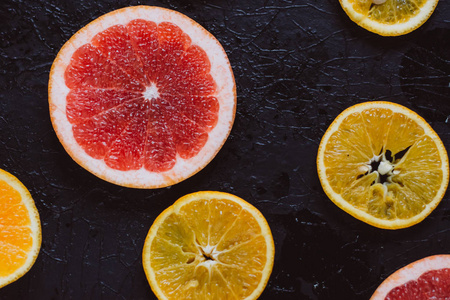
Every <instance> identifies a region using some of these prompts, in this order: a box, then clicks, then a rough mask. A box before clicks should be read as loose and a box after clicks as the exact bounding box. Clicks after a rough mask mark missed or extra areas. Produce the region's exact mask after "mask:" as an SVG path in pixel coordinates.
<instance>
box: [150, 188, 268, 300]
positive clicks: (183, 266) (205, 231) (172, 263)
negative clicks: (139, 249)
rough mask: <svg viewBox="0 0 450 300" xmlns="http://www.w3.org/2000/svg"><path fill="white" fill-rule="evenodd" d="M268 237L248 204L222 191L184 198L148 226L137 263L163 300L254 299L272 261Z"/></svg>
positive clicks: (264, 223)
mask: <svg viewBox="0 0 450 300" xmlns="http://www.w3.org/2000/svg"><path fill="white" fill-rule="evenodd" d="M274 253H275V250H274V243H273V238H272V234H271V231H270V228H269V225H268V224H267V221H266V220H265V218H264V216H263V215H262V214H261V213H260V212H259V211H258V210H257V209H256V208H255V207H253V206H252V205H250V204H249V203H247V202H246V201H244V200H242V199H241V198H238V197H236V196H234V195H231V194H227V193H222V192H211V191H206V192H197V193H193V194H189V195H186V196H184V197H182V198H180V199H179V200H178V201H176V202H175V203H174V205H172V206H170V207H169V208H167V209H166V210H165V211H164V212H163V213H161V215H159V216H158V218H157V219H156V220H155V222H154V223H153V225H152V227H151V228H150V231H149V233H148V235H147V238H146V240H145V245H144V250H143V254H142V260H143V265H144V270H145V273H146V275H147V279H148V281H149V283H150V286H151V288H152V290H153V292H154V293H155V294H156V296H157V297H158V298H159V299H160V300H162V299H176V300H180V299H196V300H202V299H247V300H250V299H257V298H258V297H259V295H260V294H261V293H262V291H263V290H264V288H265V286H266V284H267V281H268V280H269V277H270V273H271V272H272V267H273V260H274Z"/></svg>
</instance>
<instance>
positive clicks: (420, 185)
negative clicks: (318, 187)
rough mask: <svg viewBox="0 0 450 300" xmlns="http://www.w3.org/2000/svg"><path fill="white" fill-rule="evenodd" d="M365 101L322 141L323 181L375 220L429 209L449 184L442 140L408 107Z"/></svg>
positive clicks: (405, 216)
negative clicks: (366, 102)
mask: <svg viewBox="0 0 450 300" xmlns="http://www.w3.org/2000/svg"><path fill="white" fill-rule="evenodd" d="M363 106H367V107H366V108H365V109H363V108H362V109H357V108H355V109H353V108H350V109H349V110H348V111H349V113H348V114H347V115H346V116H345V118H341V120H340V123H339V124H336V125H335V123H336V122H337V121H335V123H333V124H332V125H331V126H330V129H329V131H330V132H332V133H329V132H327V133H329V134H328V135H327V138H325V137H324V139H323V140H322V143H326V144H325V145H322V143H321V148H322V149H321V150H319V156H318V161H319V160H320V161H321V163H320V164H319V165H318V167H319V169H320V168H321V166H322V167H323V169H324V172H322V174H323V176H321V182H322V184H324V181H326V183H327V185H328V186H329V187H330V188H331V190H332V191H327V189H326V188H325V190H326V192H327V194H329V196H330V194H331V196H330V198H331V199H332V200H333V201H335V202H345V203H346V204H345V205H348V204H350V206H351V207H350V208H349V210H351V212H352V214H353V215H355V214H359V213H362V214H361V215H360V217H361V218H363V219H364V218H365V217H370V218H372V220H373V221H372V223H373V222H377V221H376V220H377V219H378V220H386V221H393V222H398V221H400V222H401V221H402V220H404V221H406V220H408V219H411V218H415V217H417V216H419V215H421V214H422V213H426V210H429V209H430V208H429V207H430V206H433V207H434V206H435V205H437V203H438V202H439V201H440V199H441V198H442V196H443V193H444V191H445V186H446V185H447V184H448V158H447V156H446V153H445V149H444V147H443V145H442V142H440V140H439V138H438V137H437V135H436V134H435V133H434V132H431V131H430V130H429V129H431V128H427V126H428V125H427V124H426V123H425V121H423V119H420V120H421V121H419V122H418V119H417V118H415V117H414V116H413V117H411V113H412V112H411V111H409V110H408V111H407V110H406V109H405V110H404V111H402V109H398V107H400V106H398V105H397V106H396V105H390V104H388V103H383V102H379V103H378V104H376V102H372V104H361V105H360V107H363ZM371 106H375V107H371ZM400 108H402V107H400ZM352 109H353V110H355V112H353V113H350V111H351V110H352ZM343 114H344V113H343ZM343 114H341V115H343ZM412 114H414V113H412ZM338 118H339V117H338ZM419 118H420V117H419ZM333 125H334V126H333ZM332 127H333V129H334V128H335V130H334V131H333V130H332V129H331V128H332ZM324 140H326V141H324ZM319 173H320V170H319ZM437 198H439V199H437ZM336 199H338V200H336ZM338 205H339V204H338ZM428 213H429V212H428ZM364 216H365V217H364ZM387 224H388V223H386V225H384V226H383V227H386V226H387ZM392 224H393V223H392ZM378 225H379V224H378ZM411 225H412V224H411ZM396 226H398V225H396ZM387 227H388V226H387Z"/></svg>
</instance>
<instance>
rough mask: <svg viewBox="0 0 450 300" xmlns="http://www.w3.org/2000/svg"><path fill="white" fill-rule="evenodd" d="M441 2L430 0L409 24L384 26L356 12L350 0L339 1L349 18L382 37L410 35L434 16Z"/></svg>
mask: <svg viewBox="0 0 450 300" xmlns="http://www.w3.org/2000/svg"><path fill="white" fill-rule="evenodd" d="M438 2H439V0H429V1H426V3H425V4H424V5H423V6H422V7H421V8H420V11H419V13H418V14H417V15H415V16H413V17H411V18H410V19H409V20H408V21H407V22H404V23H398V24H383V23H380V22H377V21H375V20H372V19H370V18H369V17H367V16H365V15H364V14H361V13H358V12H356V11H355V10H354V9H353V7H352V3H351V2H350V1H349V0H339V3H340V4H341V6H342V8H343V9H344V11H345V13H346V14H347V16H349V18H350V19H351V20H352V21H353V22H355V23H356V24H357V25H359V26H361V27H362V28H364V29H366V30H368V31H370V32H373V33H376V34H379V35H381V36H399V35H404V34H407V33H410V32H412V31H414V30H416V29H417V28H419V27H420V26H422V25H423V24H424V23H425V22H426V21H427V20H428V19H429V18H430V16H431V15H432V14H433V12H434V9H435V8H436V6H437V4H438Z"/></svg>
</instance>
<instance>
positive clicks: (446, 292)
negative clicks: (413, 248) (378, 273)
mask: <svg viewBox="0 0 450 300" xmlns="http://www.w3.org/2000/svg"><path fill="white" fill-rule="evenodd" d="M449 298H450V255H434V256H429V257H426V258H423V259H420V260H418V261H416V262H413V263H411V264H409V265H407V266H406V267H404V268H402V269H400V270H398V271H396V272H395V273H393V274H392V275H391V276H389V277H388V278H387V279H386V280H385V281H383V283H382V284H381V285H380V286H379V287H378V288H377V290H376V291H375V293H374V294H373V296H372V298H370V300H406V299H417V300H422V299H423V300H428V299H436V300H445V299H449Z"/></svg>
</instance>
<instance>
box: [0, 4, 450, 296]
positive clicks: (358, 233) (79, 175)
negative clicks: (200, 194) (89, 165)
mask: <svg viewBox="0 0 450 300" xmlns="http://www.w3.org/2000/svg"><path fill="white" fill-rule="evenodd" d="M137 4H148V5H157V6H162V7H166V8H171V9H175V10H178V11H180V12H182V13H184V14H186V15H187V16H189V17H191V18H193V19H194V20H196V21H197V22H199V23H200V24H201V25H202V26H204V27H205V28H206V29H207V30H209V31H210V32H211V33H212V34H213V35H215V36H216V37H217V38H218V40H219V41H220V42H221V43H222V45H223V47H224V48H225V50H226V51H227V53H228V55H229V59H230V61H231V65H232V67H233V70H234V75H235V77H236V83H237V93H238V106H237V114H236V121H235V124H234V127H233V130H232V132H231V135H230V137H229V139H228V141H227V142H226V143H225V145H224V147H223V148H222V150H221V151H220V152H219V154H218V155H217V157H216V158H215V159H214V160H213V161H212V162H211V163H210V164H209V165H208V166H207V167H206V168H205V169H204V170H203V171H201V172H200V173H198V174H197V175H195V176H193V177H192V178H190V179H188V180H186V181H184V182H182V183H180V184H177V185H175V186H172V187H170V188H163V189H158V190H136V189H128V188H122V187H119V186H115V185H112V184H109V183H107V182H104V181H102V180H101V179H98V178H97V177H95V176H93V175H91V174H90V173H88V172H87V171H85V170H84V169H82V168H81V167H79V166H78V165H77V164H76V163H75V162H74V161H72V160H71V158H70V157H69V155H68V154H66V152H65V151H64V149H63V147H62V146H61V144H60V143H59V141H58V139H57V137H56V135H55V133H54V131H53V129H52V126H51V123H50V117H49V112H48V101H47V83H48V74H49V70H50V67H51V65H52V62H53V59H54V58H55V56H56V53H57V52H58V50H59V49H60V47H61V46H62V45H63V44H64V42H65V41H67V40H68V39H69V38H70V37H71V36H72V35H73V34H74V33H75V32H76V31H77V30H79V29H80V28H82V27H83V26H84V25H86V24H87V23H89V22H90V21H92V20H94V19H95V18H97V17H99V16H101V15H102V14H104V13H107V12H109V11H112V10H114V9H117V8H121V7H124V6H130V5H137ZM449 19H450V2H448V1H440V3H439V4H438V6H437V9H436V11H435V12H434V14H433V15H432V16H431V18H430V19H429V20H428V22H426V24H424V25H423V26H422V27H421V28H419V29H418V30H416V31H415V32H413V33H410V34H408V35H405V36H401V37H396V38H384V37H380V36H377V35H375V34H372V33H370V32H368V31H366V30H364V29H362V28H360V27H358V26H357V25H355V24H354V23H353V22H351V21H350V19H349V18H348V17H347V16H346V15H345V13H344V12H343V10H342V9H341V7H340V5H339V3H338V1H337V0H325V1H319V0H304V1H291V0H285V1H281V0H280V1H275V0H274V1H268V0H264V1H263V0H252V1H235V0H228V1H225V0H211V1H197V0H191V1H176V0H170V1H137V0H136V1H119V0H115V1H105V0H98V1H90V0H73V1H62V0H51V1H45V0H2V1H1V2H0V45H1V47H0V168H2V169H5V170H7V171H9V172H11V173H13V174H14V175H16V176H17V177H18V178H19V179H20V180H21V181H22V182H23V183H24V184H25V185H26V186H27V187H28V188H29V190H30V192H31V194H32V195H33V197H34V199H35V201H36V205H37V208H38V210H39V212H40V216H41V221H42V230H43V243H42V248H41V252H40V254H39V257H38V259H37V261H36V263H35V265H34V266H33V268H32V269H31V270H30V272H29V273H28V274H26V275H25V276H24V277H22V278H21V279H20V280H18V281H17V282H15V283H12V284H10V285H9V286H7V287H4V288H2V289H1V290H0V299H7V300H9V299H33V300H37V299H156V298H155V296H154V295H153V293H152V292H151V290H150V288H149V285H148V283H147V280H146V278H145V274H144V271H143V269H142V265H141V250H142V247H143V243H144V238H145V236H146V234H147V231H148V229H149V228H150V226H151V224H152V222H153V221H154V219H155V218H156V217H157V216H158V214H159V213H161V212H162V211H163V210H164V209H165V208H166V207H168V206H169V205H171V204H172V203H173V202H174V201H175V200H177V199H178V198H179V197H181V196H183V195H185V194H187V193H190V192H195V191H200V190H218V191H225V192H230V193H233V194H236V195H238V196H240V197H242V198H244V199H246V200H247V201H249V202H250V203H252V204H253V205H255V206H256V207H257V208H258V209H260V210H261V212H262V213H263V214H264V215H265V217H266V218H267V220H268V222H269V224H270V226H271V229H272V232H273V236H274V239H275V245H276V258H275V265H274V269H273V273H272V276H271V278H270V281H269V283H268V286H267V288H266V290H265V291H264V293H263V294H262V296H261V299H368V298H370V296H371V294H372V293H373V291H374V290H375V289H376V287H377V286H378V285H379V284H380V283H381V282H382V280H383V279H384V278H386V277H387V276H388V275H389V274H391V273H392V272H393V271H395V270H396V269H398V268H400V267H402V266H404V265H406V264H408V263H410V262H412V261H415V260H417V259H420V258H423V257H425V256H428V255H432V254H439V253H449V252H450V229H449V228H450V199H449V198H450V196H449V194H448V193H447V194H446V196H445V197H444V199H443V200H442V203H441V204H440V205H439V206H438V207H437V209H436V210H435V211H434V212H433V213H432V214H431V215H430V216H429V217H428V218H426V219H425V220H424V221H423V222H422V223H420V224H418V225H415V226H413V227H411V228H408V229H403V230H397V231H387V230H381V229H377V228H374V227H371V226H369V225H366V224H365V223H363V222H360V221H358V220H356V219H354V218H353V217H351V216H350V215H348V214H346V213H345V212H343V211H341V210H340V209H339V208H338V207H336V206H335V205H334V204H333V203H332V202H331V201H330V200H329V199H328V198H327V196H326V195H325V193H324V192H323V190H322V188H321V186H320V183H319V180H318V176H317V172H316V164H315V159H316V153H317V149H318V144H319V142H320V139H321V137H322V135H323V133H324V132H325V130H326V129H327V127H328V126H329V125H330V123H331V122H332V120H333V119H334V118H335V117H336V116H337V115H338V114H339V113H340V112H341V111H342V110H344V109H345V108H347V107H349V106H351V105H353V104H356V103H359V102H364V101H370V100H387V101H393V102H396V103H400V104H403V105H405V106H407V107H409V108H411V109H413V110H415V111H416V112H417V113H419V114H420V115H421V116H423V117H424V118H425V119H426V120H427V121H428V122H429V123H430V124H431V126H432V127H433V128H434V129H435V130H436V132H437V133H438V134H439V135H440V137H441V139H442V140H443V142H444V144H445V146H446V148H447V149H450V130H449V129H450V88H449V82H450V39H449V37H450V23H449Z"/></svg>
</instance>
